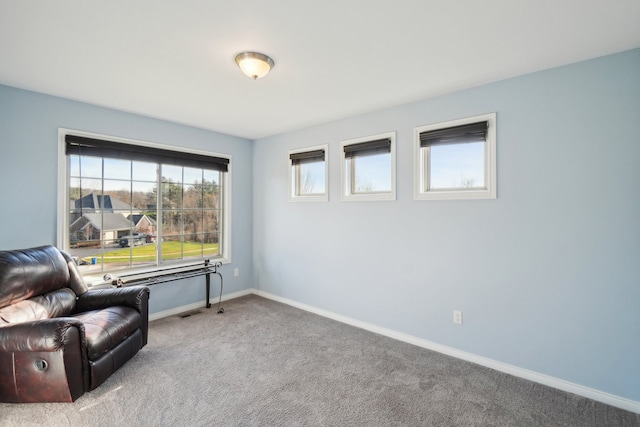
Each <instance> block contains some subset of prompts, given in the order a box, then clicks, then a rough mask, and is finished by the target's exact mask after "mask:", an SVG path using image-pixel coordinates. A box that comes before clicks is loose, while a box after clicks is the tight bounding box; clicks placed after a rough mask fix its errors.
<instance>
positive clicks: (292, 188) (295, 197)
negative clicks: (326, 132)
mask: <svg viewBox="0 0 640 427" xmlns="http://www.w3.org/2000/svg"><path fill="white" fill-rule="evenodd" d="M316 150H323V151H324V193H317V194H298V193H299V192H298V189H299V188H300V174H299V169H300V168H299V166H300V165H294V164H293V161H292V160H291V157H289V156H290V155H291V154H297V153H305V152H308V151H316ZM288 157H289V201H290V202H327V201H328V200H329V145H328V144H324V145H315V146H313V147H305V148H300V149H295V150H290V151H289V153H288Z"/></svg>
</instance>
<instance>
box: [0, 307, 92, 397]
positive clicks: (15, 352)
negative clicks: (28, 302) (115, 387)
mask: <svg viewBox="0 0 640 427" xmlns="http://www.w3.org/2000/svg"><path fill="white" fill-rule="evenodd" d="M86 349H87V341H86V337H85V331H84V325H83V324H82V323H81V322H80V321H79V320H78V319H74V318H70V317H57V318H53V319H45V320H36V321H33V322H25V323H16V324H12V325H9V326H3V327H2V328H0V402H16V403H21V402H73V401H74V400H76V399H77V398H78V397H80V396H81V395H82V394H83V393H84V391H85V390H88V387H89V375H88V374H86V373H87V372H89V362H88V360H87V350H86Z"/></svg>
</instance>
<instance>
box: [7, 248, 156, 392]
mask: <svg viewBox="0 0 640 427" xmlns="http://www.w3.org/2000/svg"><path fill="white" fill-rule="evenodd" d="M148 299H149V288H148V287H146V286H131V287H128V288H111V289H99V290H89V289H88V288H87V286H86V284H85V282H84V280H83V279H82V276H81V275H80V273H79V271H78V268H77V266H76V264H75V262H74V261H73V260H72V259H71V257H70V256H69V255H68V254H66V253H64V252H62V251H60V250H58V249H57V248H55V247H53V246H42V247H38V248H31V249H23V250H14V251H0V402H16V403H22V402H73V401H74V400H76V399H77V398H78V397H80V396H82V395H83V394H84V392H85V391H90V390H93V389H95V388H96V387H97V386H99V385H100V384H102V383H103V382H104V381H105V380H106V379H107V378H108V377H109V376H110V375H111V374H112V373H113V372H115V371H116V370H117V369H118V368H120V367H121V366H122V365H123V364H124V363H125V362H126V361H127V360H129V359H131V357H133V356H134V355H135V354H136V353H137V352H138V350H140V349H141V348H142V347H143V346H144V345H146V344H147V333H148V325H149V309H148Z"/></svg>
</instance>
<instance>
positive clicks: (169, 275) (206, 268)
mask: <svg viewBox="0 0 640 427" xmlns="http://www.w3.org/2000/svg"><path fill="white" fill-rule="evenodd" d="M221 266H222V263H221V262H215V263H211V262H210V261H209V260H208V259H205V260H204V265H202V264H200V265H198V264H196V265H194V266H193V268H188V269H185V268H184V267H175V268H167V269H164V270H162V271H161V272H157V273H156V274H155V275H154V276H153V277H149V276H148V275H144V274H143V275H130V276H123V277H119V278H117V279H115V280H113V281H112V283H111V285H112V286H115V287H118V288H120V287H123V286H131V285H155V284H157V283H165V282H172V281H174V280H182V279H188V278H190V277H196V276H202V275H204V276H205V286H206V293H207V303H206V307H207V308H211V302H210V296H211V275H212V274H217V275H218V277H220V295H219V296H218V313H224V308H222V307H221V304H222V289H223V286H224V280H223V278H222V273H220V272H219V271H218V268H220V267H221Z"/></svg>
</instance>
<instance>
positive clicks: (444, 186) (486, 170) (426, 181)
mask: <svg viewBox="0 0 640 427" xmlns="http://www.w3.org/2000/svg"><path fill="white" fill-rule="evenodd" d="M414 131H415V167H414V169H415V171H414V175H415V176H414V181H415V182H414V188H415V194H414V198H415V199H417V200H433V199H495V198H496V114H495V113H492V114H485V115H482V116H476V117H469V118H466V119H460V120H453V121H450V122H446V123H438V124H434V125H428V126H421V127H418V128H415V130H414Z"/></svg>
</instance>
